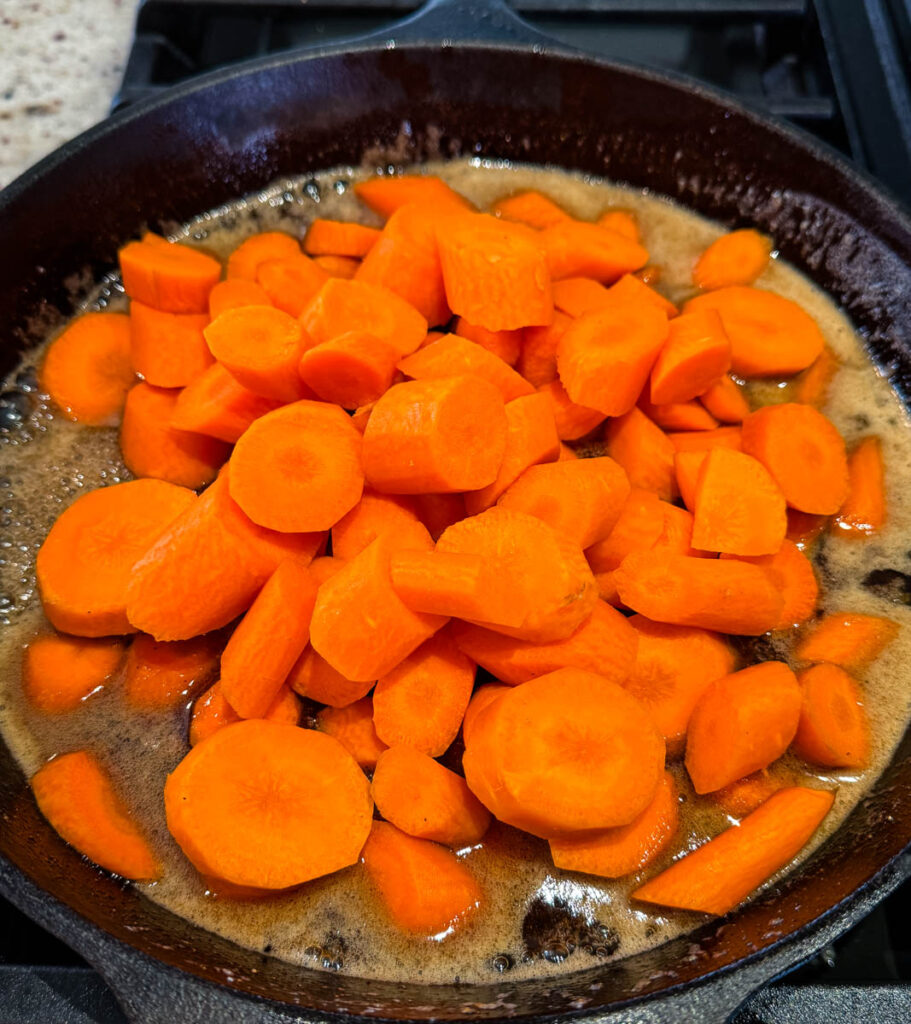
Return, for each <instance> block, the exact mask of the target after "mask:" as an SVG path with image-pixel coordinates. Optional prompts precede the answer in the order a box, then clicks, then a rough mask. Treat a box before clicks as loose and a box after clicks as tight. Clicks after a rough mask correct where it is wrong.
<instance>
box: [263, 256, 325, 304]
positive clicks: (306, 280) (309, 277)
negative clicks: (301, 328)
mask: <svg viewBox="0 0 911 1024" xmlns="http://www.w3.org/2000/svg"><path fill="white" fill-rule="evenodd" d="M330 278H331V275H330V274H328V273H327V272H326V271H325V270H324V269H323V268H322V267H321V266H320V265H319V264H318V263H317V262H316V260H312V259H310V257H309V256H305V255H304V254H303V253H302V252H299V253H297V254H295V255H294V256H292V257H290V258H288V259H280V260H263V262H262V263H260V264H259V266H258V267H257V268H256V282H257V284H259V286H260V287H261V288H262V289H263V291H264V292H265V293H266V295H267V296H268V298H269V305H272V306H275V308H276V309H280V310H281V311H282V312H283V313H287V315H288V316H291V317H294V318H295V319H296V318H297V317H299V316H300V315H301V313H303V311H304V310H305V309H306V308H307V306H309V305H310V303H311V302H312V301H313V299H314V298H315V297H316V296H317V295H318V294H319V291H320V289H321V288H322V287H323V285H324V284H325V283H326V282H327V281H328V280H330Z"/></svg>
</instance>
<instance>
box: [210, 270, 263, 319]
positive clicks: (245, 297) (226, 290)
mask: <svg viewBox="0 0 911 1024" xmlns="http://www.w3.org/2000/svg"><path fill="white" fill-rule="evenodd" d="M268 305H269V296H268V294H267V293H266V290H265V288H263V286H262V285H260V284H257V283H256V281H252V280H251V281H247V280H245V279H244V278H242V277H233V278H228V279H227V280H226V281H219V282H218V284H217V285H215V287H214V288H213V289H212V291H210V292H209V318H210V319H211V320H214V319H215V318H216V317H217V316H220V315H221V314H222V313H224V311H225V310H226V309H236V308H237V307H238V306H268Z"/></svg>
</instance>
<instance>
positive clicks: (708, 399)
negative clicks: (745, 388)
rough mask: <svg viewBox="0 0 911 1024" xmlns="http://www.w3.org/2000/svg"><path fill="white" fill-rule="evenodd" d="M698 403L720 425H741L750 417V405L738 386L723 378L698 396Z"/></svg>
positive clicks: (731, 380)
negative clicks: (700, 403)
mask: <svg viewBox="0 0 911 1024" xmlns="http://www.w3.org/2000/svg"><path fill="white" fill-rule="evenodd" d="M699 401H700V402H702V404H703V405H704V406H705V407H706V409H708V411H709V412H710V413H711V414H712V415H713V416H714V417H715V419H716V420H719V421H720V422H721V423H742V422H743V421H744V420H745V419H746V418H747V416H749V415H750V404H749V402H747V400H746V399H745V398H744V397H743V392H742V391H741V390H740V385H739V384H737V383H736V382H735V381H734V380H733V379H732V378H731V377H728V376H724V377H721V378H720V379H719V380H717V381H715V383H714V384H713V385H712V386H711V387H709V388H707V389H706V390H705V391H703V392H702V394H701V395H700V396H699Z"/></svg>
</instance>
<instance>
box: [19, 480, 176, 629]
mask: <svg viewBox="0 0 911 1024" xmlns="http://www.w3.org/2000/svg"><path fill="white" fill-rule="evenodd" d="M195 502H196V495H195V494H194V493H193V492H192V491H191V490H188V489H187V488H184V487H176V486H175V485H174V484H168V483H165V482H164V481H162V480H132V481H130V482H129V483H124V484H116V485H115V486H113V487H104V488H101V489H100V490H97V491H90V492H89V493H88V494H83V495H81V496H80V497H79V498H77V499H76V501H75V502H73V504H72V505H70V507H69V508H67V509H65V510H64V511H63V512H62V513H61V514H60V516H59V517H58V518H57V521H56V522H55V523H54V525H53V526H52V527H51V529H50V532H49V533H48V535H47V537H46V538H45V541H44V543H43V544H42V545H41V548H40V549H39V551H38V557H37V558H36V560H35V572H36V575H37V578H38V590H39V593H40V595H41V603H42V605H43V607H44V614H45V615H46V616H47V618H48V619H49V620H50V622H51V625H53V626H54V627H56V628H57V629H59V630H61V631H62V632H64V633H73V634H75V635H76V636H108V635H110V634H115V633H132V632H134V627H133V626H132V625H131V624H130V622H129V621H128V619H127V612H126V604H127V586H128V584H129V583H130V580H131V574H132V570H133V566H134V564H135V563H136V561H137V559H139V558H141V557H142V556H143V555H145V553H146V552H147V551H148V549H149V548H150V547H151V546H152V545H153V544H154V543H155V541H156V540H157V538H158V537H159V536H160V535H161V534H162V533H163V532H165V531H166V530H167V529H168V527H169V526H170V525H171V524H172V523H173V522H174V520H175V519H177V517H178V516H180V515H181V513H184V512H186V511H188V510H189V509H190V508H191V507H192V506H193V505H194V504H195Z"/></svg>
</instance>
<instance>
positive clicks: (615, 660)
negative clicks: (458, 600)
mask: <svg viewBox="0 0 911 1024" xmlns="http://www.w3.org/2000/svg"><path fill="white" fill-rule="evenodd" d="M453 636H454V637H455V642H456V644H457V645H458V647H459V649H460V650H462V651H464V653H465V654H467V655H468V657H469V658H471V659H472V661H476V662H477V663H478V664H479V665H480V666H481V667H482V668H485V669H487V671H488V672H490V673H491V674H492V675H494V676H496V678H497V679H499V680H500V681H501V682H503V683H507V684H509V685H510V686H518V685H519V684H520V683H527V682H528V680H529V679H536V678H537V677H538V676H544V675H547V674H548V673H550V672H556V671H557V669H561V668H578V669H585V670H586V671H589V672H597V673H598V675H601V676H603V677H604V678H605V679H607V680H608V681H609V682H612V683H620V684H623V683H625V682H626V680H627V679H628V677H629V675H630V672H631V671H632V670H633V665H634V664H635V661H636V649H637V645H638V638H637V635H636V632H635V631H634V630H633V628H632V626H631V625H630V621H629V620H628V619H627V618H626V617H625V616H623V615H621V614H620V613H619V612H618V611H616V610H615V609H613V608H611V607H610V605H608V604H605V603H604V601H597V602H596V603H595V607H594V609H593V610H592V613H591V615H590V616H589V617H588V618H587V619H586V620H585V622H583V623H582V625H581V626H580V627H579V628H578V629H577V630H576V631H575V633H573V634H571V635H570V636H568V637H566V638H565V639H563V640H554V641H551V642H549V643H530V642H529V641H527V640H515V639H513V638H512V637H509V636H503V634H502V633H495V632H494V631H493V630H490V629H484V628H482V627H481V626H473V625H471V624H469V623H467V622H458V623H455V625H454V626H453Z"/></svg>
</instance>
